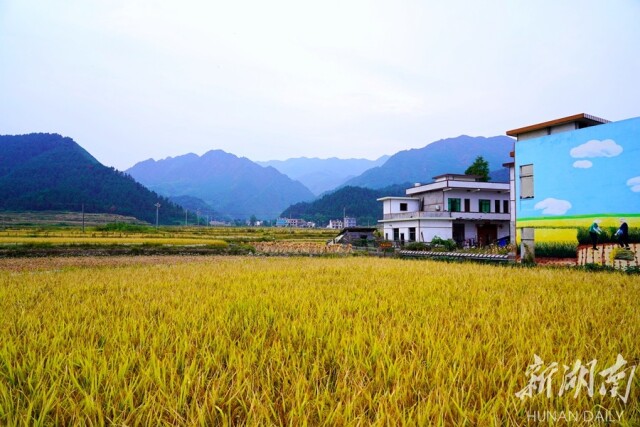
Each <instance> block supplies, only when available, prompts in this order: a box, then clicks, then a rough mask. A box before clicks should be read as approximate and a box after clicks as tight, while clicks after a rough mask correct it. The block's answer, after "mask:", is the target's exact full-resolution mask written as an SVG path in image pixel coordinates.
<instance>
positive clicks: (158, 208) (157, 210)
mask: <svg viewBox="0 0 640 427" xmlns="http://www.w3.org/2000/svg"><path fill="white" fill-rule="evenodd" d="M153 206H155V207H156V229H157V228H158V213H159V211H160V206H162V205H161V204H160V202H158V203H156V204H155V205H153Z"/></svg>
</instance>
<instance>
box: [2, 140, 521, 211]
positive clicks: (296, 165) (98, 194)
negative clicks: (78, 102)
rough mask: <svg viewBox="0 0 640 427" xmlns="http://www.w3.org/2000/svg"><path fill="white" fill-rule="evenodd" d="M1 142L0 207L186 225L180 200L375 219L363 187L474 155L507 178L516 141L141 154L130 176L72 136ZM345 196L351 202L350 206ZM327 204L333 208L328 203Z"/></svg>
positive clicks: (452, 169) (199, 205)
mask: <svg viewBox="0 0 640 427" xmlns="http://www.w3.org/2000/svg"><path fill="white" fill-rule="evenodd" d="M0 147H1V148H2V155H0V209H12V210H44V209H50V210H79V209H80V206H81V204H83V203H84V204H85V207H86V210H87V211H88V212H90V211H93V212H114V213H120V214H123V215H132V216H136V217H137V218H139V219H143V220H145V221H148V222H155V209H153V208H149V206H151V207H152V206H153V205H154V204H155V203H157V202H158V201H160V203H161V205H162V206H163V208H162V209H161V210H162V213H163V215H164V216H162V215H161V222H164V223H183V221H184V219H185V217H184V215H185V212H184V210H183V209H182V208H181V207H180V206H183V207H184V208H186V209H188V210H189V213H190V214H191V215H195V212H196V211H199V212H200V213H201V214H202V215H203V216H204V215H206V216H209V217H210V218H213V219H222V220H230V219H246V218H249V217H250V216H254V215H255V216H256V217H257V218H258V219H274V218H276V217H278V216H280V215H281V214H284V215H286V216H290V215H294V214H297V213H300V214H304V215H305V216H306V217H310V216H313V215H314V214H317V215H316V217H315V218H314V219H315V220H316V222H322V221H319V220H320V218H321V217H322V216H323V215H324V216H327V217H328V216H336V215H334V214H337V213H339V212H337V211H336V212H334V211H335V209H337V210H341V209H343V208H344V207H348V210H349V211H350V213H348V214H349V215H354V216H358V217H360V218H363V219H364V218H368V219H369V220H373V219H375V218H376V217H377V216H378V213H379V212H377V209H378V208H377V207H375V206H374V205H375V203H373V204H372V203H371V202H370V201H369V202H366V203H365V201H364V198H366V197H368V196H367V195H366V194H365V193H363V191H362V188H369V189H384V188H389V187H390V186H394V185H405V186H406V185H408V184H411V183H414V182H423V183H426V182H431V179H432V177H434V176H436V175H439V174H443V173H464V171H465V169H466V168H467V167H468V166H469V165H471V163H473V161H474V159H475V158H476V157H477V156H479V155H480V156H483V157H484V159H485V160H487V161H488V162H489V164H490V168H491V169H492V170H493V172H492V174H491V177H492V180H493V181H506V180H507V179H508V173H507V170H506V169H504V168H502V164H503V163H505V162H507V161H509V160H510V158H509V152H510V151H512V149H513V140H512V139H511V138H508V137H506V136H505V137H503V136H497V137H491V138H484V137H470V136H465V135H462V136H459V137H457V138H449V139H443V140H440V141H436V142H433V143H431V144H429V145H427V146H425V147H423V148H419V149H412V150H405V151H400V152H398V153H396V154H394V155H392V156H390V157H388V156H383V157H381V158H379V159H377V160H366V159H337V158H330V159H317V158H312V159H309V158H295V159H288V160H285V161H276V160H274V161H270V162H261V163H262V164H263V165H264V166H261V165H259V164H257V163H255V162H252V161H251V160H249V159H247V158H244V157H237V156H235V155H233V154H230V153H226V152H224V151H222V150H212V151H209V152H207V153H205V154H203V155H202V156H198V155H196V154H185V155H182V156H177V157H168V158H166V159H163V160H157V161H156V160H153V159H149V160H145V161H143V162H140V163H137V164H136V165H134V166H133V167H132V168H130V169H129V170H127V171H126V173H123V172H119V171H117V170H115V169H113V168H107V167H105V166H103V165H102V164H100V163H99V162H98V161H97V160H96V159H95V158H94V157H92V156H91V155H90V154H89V153H88V152H87V151H85V150H84V149H83V148H82V147H80V146H79V145H78V144H76V143H75V142H74V141H73V140H72V139H70V138H65V137H62V136H60V135H57V134H31V135H18V136H0ZM376 165H377V166H376ZM277 169H280V170H277ZM283 172H286V173H287V174H289V176H287V174H285V173H283ZM354 175H355V176H354ZM350 176H351V178H349V177H350ZM296 178H298V179H299V180H303V181H305V182H306V183H307V184H308V185H309V186H311V187H312V188H313V190H314V191H311V190H310V189H309V188H307V187H306V186H305V185H304V184H303V183H302V182H300V181H299V180H296ZM345 180H346V181H345ZM136 181H137V182H136ZM143 185H144V186H146V187H147V188H148V189H150V190H151V191H149V190H148V189H147V188H145V187H144V186H143ZM334 185H338V188H336V187H334ZM342 188H344V189H343V190H342V191H340V192H337V190H340V189H342ZM322 191H325V193H324V194H323V195H330V194H329V193H331V192H334V193H337V194H336V196H334V198H324V197H321V198H320V199H319V200H318V201H319V204H312V203H307V204H305V203H304V202H312V201H313V200H314V199H315V198H316V195H314V193H315V194H318V193H319V192H322ZM394 192H396V191H395V190H394ZM156 193H158V194H160V195H162V196H164V197H160V196H159V195H158V194H156ZM349 194H350V195H351V196H350V197H351V201H352V202H351V203H347V201H348V200H349ZM378 196H379V195H378V194H377V193H376V194H375V195H373V196H372V197H374V198H377V197H378ZM331 203H335V204H336V206H337V207H336V208H335V209H333V208H330V207H329V204H331ZM296 204H298V205H296ZM294 205H295V206H294ZM347 205H348V206H347ZM364 206H366V208H365V207H364ZM289 207H291V209H288V208H289ZM314 209H316V210H317V212H315V213H314V212H312V211H313V210H314ZM318 215H319V216H318ZM190 222H191V220H190Z"/></svg>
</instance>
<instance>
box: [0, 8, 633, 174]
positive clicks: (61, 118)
mask: <svg viewBox="0 0 640 427" xmlns="http://www.w3.org/2000/svg"><path fill="white" fill-rule="evenodd" d="M637 22H640V3H639V2H637V1H631V0H620V1H616V2H611V3H607V4H606V7H603V6H602V2H599V1H595V0H586V1H584V0H583V1H577V0H568V1H563V2H557V1H551V0H542V1H537V2H510V1H506V0H502V1H494V0H489V1H485V2H477V1H455V2H445V1H442V2H434V1H419V0H415V1H395V2H391V1H375V0H371V1H369V0H367V1H364V0H354V1H348V2H344V1H333V0H327V1H323V2H313V3H311V2H301V1H277V0H274V1H269V2H265V1H235V2H229V1H205V0H184V1H166V0H154V1H151V0H145V1H142V0H127V1H124V0H95V1H91V2H86V1H81V0H60V1H55V2H43V1H37V0H0V64H2V65H1V66H0V94H2V95H1V102H0V134H22V133H30V132H57V133H60V134H63V135H66V136H70V137H72V138H73V139H74V140H75V141H77V142H78V143H79V144H81V145H82V146H83V147H85V148H86V149H87V150H88V151H89V152H91V153H92V154H94V155H95V156H96V158H97V159H98V160H100V161H101V162H103V163H105V164H107V165H109V166H115V167H116V168H119V169H126V168H128V167H130V166H132V165H133V164H134V163H136V162H138V161H140V160H144V159H147V158H150V157H153V158H156V159H160V158H165V157H167V156H176V155H180V154H184V153H188V152H195V153H198V154H202V153H204V152H206V151H208V150H211V149H223V150H225V151H228V152H231V153H234V154H236V155H239V156H245V157H248V158H250V159H252V160H271V159H286V158H290V157H300V156H307V157H323V158H326V157H333V156H337V157H342V158H348V157H360V158H369V159H375V158H377V157H379V156H381V155H384V154H393V153H395V152H397V151H400V150H404V149H409V148H417V147H423V146H424V145H425V144H427V143H428V142H431V141H436V140H438V139H441V138H447V137H452V136H457V135H460V134H469V135H485V136H493V135H502V134H504V132H505V131H506V130H508V129H513V128H518V127H521V126H525V125H529V124H533V123H537V122H540V121H545V120H550V119H554V118H558V117H563V116H567V115H571V114H576V113H579V112H586V113H589V114H594V115H596V116H600V117H603V118H606V119H609V120H622V119H625V118H629V117H635V116H639V115H640V111H639V110H638V107H637V106H638V100H639V99H640V85H638V84H637V76H638V75H640V56H639V55H637V54H636V53H637V42H638V40H640V26H638V25H637Z"/></svg>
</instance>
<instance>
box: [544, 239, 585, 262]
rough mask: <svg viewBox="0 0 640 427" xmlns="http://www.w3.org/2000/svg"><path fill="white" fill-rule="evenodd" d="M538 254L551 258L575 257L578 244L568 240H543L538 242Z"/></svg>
mask: <svg viewBox="0 0 640 427" xmlns="http://www.w3.org/2000/svg"><path fill="white" fill-rule="evenodd" d="M535 251H536V256H540V257H550V258H575V257H576V256H577V252H578V245H576V244H575V243H568V242H563V243H560V242H541V243H536V249H535Z"/></svg>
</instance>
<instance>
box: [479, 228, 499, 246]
mask: <svg viewBox="0 0 640 427" xmlns="http://www.w3.org/2000/svg"><path fill="white" fill-rule="evenodd" d="M477 230H478V245H479V246H487V245H490V244H492V243H494V242H495V241H496V240H498V226H497V225H495V224H480V225H478V226H477Z"/></svg>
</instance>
